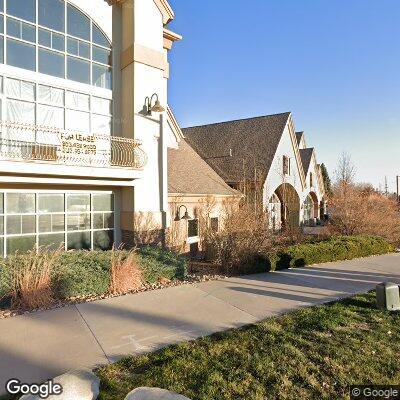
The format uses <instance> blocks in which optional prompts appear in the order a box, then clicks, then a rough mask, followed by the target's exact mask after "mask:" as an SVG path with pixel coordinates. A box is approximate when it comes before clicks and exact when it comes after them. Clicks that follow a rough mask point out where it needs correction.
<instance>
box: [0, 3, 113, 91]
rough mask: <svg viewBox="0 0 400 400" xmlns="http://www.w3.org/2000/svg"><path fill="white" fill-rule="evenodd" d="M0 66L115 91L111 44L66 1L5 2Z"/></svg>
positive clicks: (0, 9)
mask: <svg viewBox="0 0 400 400" xmlns="http://www.w3.org/2000/svg"><path fill="white" fill-rule="evenodd" d="M0 62H1V63H6V64H8V65H11V66H13V67H18V68H23V69H26V70H30V71H35V72H40V73H42V74H47V75H51V76H55V77H57V78H64V79H69V80H72V81H76V82H80V83H84V84H88V85H93V86H97V87H101V88H104V89H112V53H111V43H110V42H109V40H108V39H107V37H106V36H105V34H104V33H103V32H102V31H101V29H100V28H99V27H98V26H97V25H96V24H95V22H94V21H93V20H92V19H91V18H89V17H88V16H87V15H86V14H84V13H83V12H82V11H80V10H79V9H78V8H76V7H75V6H73V5H72V4H69V3H68V2H66V1H64V0H0Z"/></svg>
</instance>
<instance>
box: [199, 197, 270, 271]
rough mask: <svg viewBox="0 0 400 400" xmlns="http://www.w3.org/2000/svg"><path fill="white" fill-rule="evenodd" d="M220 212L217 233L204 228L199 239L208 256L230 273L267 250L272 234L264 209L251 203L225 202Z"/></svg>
mask: <svg viewBox="0 0 400 400" xmlns="http://www.w3.org/2000/svg"><path fill="white" fill-rule="evenodd" d="M223 214H224V218H223V223H222V226H223V228H222V229H221V230H220V231H219V232H213V231H211V230H209V231H207V232H206V235H205V237H204V239H203V240H204V243H205V247H206V249H207V250H206V254H207V257H208V258H209V259H211V260H213V261H215V262H217V263H218V264H220V265H222V266H223V267H224V268H225V270H227V271H228V272H234V271H235V269H237V268H238V267H240V266H241V265H244V264H246V263H251V262H253V261H254V260H255V259H257V258H258V257H260V256H261V255H262V254H265V253H267V252H268V251H269V250H270V249H271V247H272V243H273V239H272V237H273V235H272V232H271V231H270V230H269V229H268V215H267V214H266V213H265V212H262V211H261V212H260V211H258V210H256V209H255V208H254V206H253V205H252V204H248V203H243V204H241V205H240V206H238V205H237V203H236V205H235V203H234V202H227V203H226V204H225V205H224V213H223Z"/></svg>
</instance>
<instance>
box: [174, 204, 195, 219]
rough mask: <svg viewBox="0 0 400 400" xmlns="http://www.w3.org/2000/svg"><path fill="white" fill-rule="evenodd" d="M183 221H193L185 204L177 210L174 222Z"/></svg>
mask: <svg viewBox="0 0 400 400" xmlns="http://www.w3.org/2000/svg"><path fill="white" fill-rule="evenodd" d="M182 207H183V208H184V209H185V214H183V217H181V208H182ZM182 219H185V220H186V221H188V220H189V219H192V218H190V216H189V213H188V209H187V207H186V206H184V205H183V204H182V205H181V206H179V208H178V209H177V211H176V215H175V219H174V221H180V220H182Z"/></svg>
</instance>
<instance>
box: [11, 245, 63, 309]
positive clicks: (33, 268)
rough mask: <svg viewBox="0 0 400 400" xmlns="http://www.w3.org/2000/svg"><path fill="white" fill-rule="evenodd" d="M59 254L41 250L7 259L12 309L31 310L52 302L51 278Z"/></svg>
mask: <svg viewBox="0 0 400 400" xmlns="http://www.w3.org/2000/svg"><path fill="white" fill-rule="evenodd" d="M59 254H60V250H57V251H48V249H46V248H42V249H39V251H36V250H31V251H29V252H28V253H27V254H23V255H22V254H14V255H12V256H10V257H9V259H8V262H9V263H10V264H11V266H12V268H10V271H11V279H10V283H11V288H10V289H11V299H12V300H11V301H12V307H13V308H22V309H27V310H32V309H37V308H41V307H47V306H49V305H51V304H52V303H53V302H54V293H53V287H52V276H53V272H54V266H55V264H56V261H57V258H58V256H59Z"/></svg>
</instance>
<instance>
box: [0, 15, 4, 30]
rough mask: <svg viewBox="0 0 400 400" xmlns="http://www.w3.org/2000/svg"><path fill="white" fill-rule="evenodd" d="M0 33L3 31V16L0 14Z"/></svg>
mask: <svg viewBox="0 0 400 400" xmlns="http://www.w3.org/2000/svg"><path fill="white" fill-rule="evenodd" d="M0 33H4V16H3V15H0Z"/></svg>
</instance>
